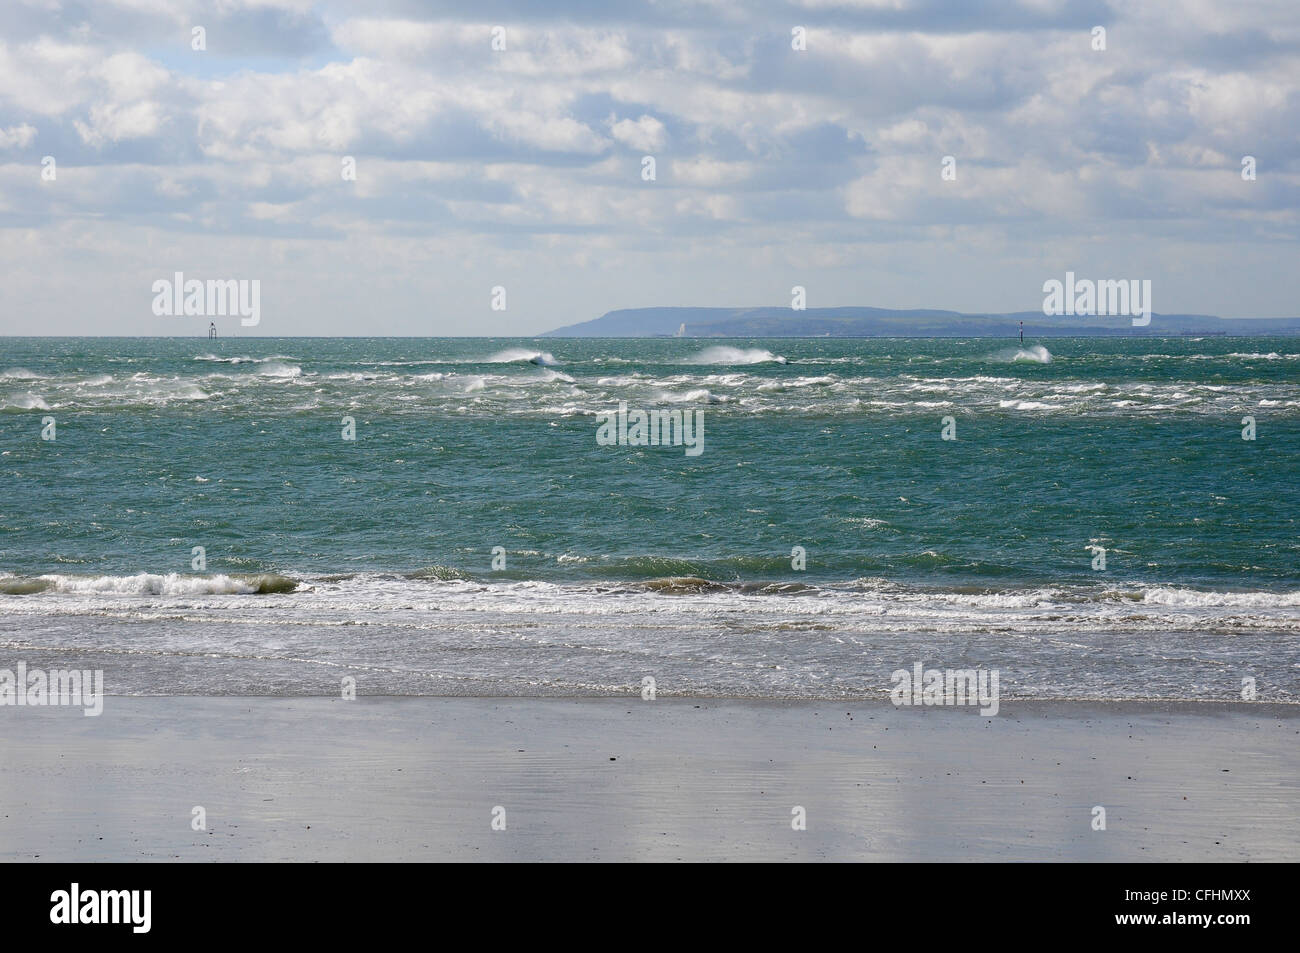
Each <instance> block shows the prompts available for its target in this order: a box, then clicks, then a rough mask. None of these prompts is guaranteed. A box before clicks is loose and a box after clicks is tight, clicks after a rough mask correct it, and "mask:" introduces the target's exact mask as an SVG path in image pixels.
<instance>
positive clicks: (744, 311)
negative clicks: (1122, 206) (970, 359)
mask: <svg viewBox="0 0 1300 953" xmlns="http://www.w3.org/2000/svg"><path fill="white" fill-rule="evenodd" d="M1022 321H1023V322H1024V330H1025V336H1026V337H1067V336H1075V335H1081V336H1089V335H1100V336H1145V337H1168V336H1179V335H1192V336H1202V335H1238V334H1300V318H1219V317H1215V316H1214V315H1208V314H1153V315H1152V316H1151V323H1150V324H1148V325H1146V326H1143V327H1134V326H1133V323H1132V321H1131V320H1130V319H1129V318H1127V317H1124V316H1117V315H1110V316H1107V315H1060V316H1055V315H1053V316H1047V315H1044V314H1043V312H1042V311H1018V312H1009V313H1004V314H965V313H963V312H960V311H937V310H929V309H904V310H894V309H890V308H808V309H806V310H803V311H795V310H793V309H791V308H790V307H788V306H787V307H777V308H628V309H624V310H619V311H610V312H608V313H606V314H603V315H601V316H600V317H599V318H594V319H592V320H590V321H584V322H582V323H581V324H571V325H568V326H567V327H562V328H556V329H555V330H554V331H547V332H546V333H545V334H543V335H541V336H542V337H573V338H588V337H609V338H631V337H695V338H753V337H833V338H856V337H999V338H1000V337H1014V336H1016V335H1018V334H1019V333H1020V323H1021V322H1022Z"/></svg>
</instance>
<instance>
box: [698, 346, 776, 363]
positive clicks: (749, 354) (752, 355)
mask: <svg viewBox="0 0 1300 953" xmlns="http://www.w3.org/2000/svg"><path fill="white" fill-rule="evenodd" d="M686 363H687V364H766V363H777V364H785V363H787V362H786V359H785V358H784V357H781V356H780V355H778V354H773V353H772V352H771V351H765V350H763V349H762V348H761V347H752V348H744V349H742V348H738V347H728V346H726V345H722V344H720V345H716V346H714V347H706V348H705V349H704V350H703V351H701V352H700V353H699V354H696V355H695V356H694V357H692V358H689V359H688V360H687V361H686Z"/></svg>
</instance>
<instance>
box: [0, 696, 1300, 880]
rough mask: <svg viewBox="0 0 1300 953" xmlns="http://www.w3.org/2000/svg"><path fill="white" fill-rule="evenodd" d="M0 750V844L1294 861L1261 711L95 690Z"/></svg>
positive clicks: (1297, 739)
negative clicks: (101, 694)
mask: <svg viewBox="0 0 1300 953" xmlns="http://www.w3.org/2000/svg"><path fill="white" fill-rule="evenodd" d="M0 765H3V770H2V771H0V857H3V858H4V859H6V860H28V861H32V860H34V861H118V860H145V861H151V860H174V859H179V860H186V861H260V860H274V861H349V860H354V861H360V860H402V861H416V860H484V861H489V860H492V861H499V860H547V861H574V860H578V861H582V860H587V861H592V860H599V861H613V860H642V861H676V860H699V861H738V860H761V861H777V860H837V861H845V860H895V861H897V860H923V861H990V860H993V861H1005V860H1016V861H1021V860H1024V861H1029V860H1061V861H1147V860H1150V861H1295V860H1300V790H1298V787H1300V782H1298V775H1300V772H1298V771H1297V767H1298V766H1300V707H1297V706H1277V705H1267V704H1260V703H1257V704H1249V703H1241V704H1207V703H1176V704H1167V703H1136V702H1124V703H1091V702H1055V703H1053V702H1037V703H1016V702H1011V701H1005V700H1004V701H1003V703H1002V710H1001V713H1000V714H999V715H997V716H996V717H994V718H985V717H981V716H979V715H978V713H976V712H974V711H973V710H970V709H951V708H949V709H938V708H910V709H895V708H893V707H892V706H891V705H889V704H888V703H887V702H882V703H870V704H866V703H851V702H849V703H846V702H824V701H819V702H772V701H745V700H732V699H726V700H701V699H681V698H677V699H673V698H664V697H660V698H659V699H658V700H656V701H650V702H647V701H641V700H640V699H639V698H634V699H628V700H623V699H610V698H601V699H501V698H428V697H418V698H415V697H412V698H399V697H385V698H365V697H362V698H359V699H357V700H355V701H344V700H342V699H328V698H198V697H183V698H139V697H134V698H127V697H115V696H110V697H108V698H107V699H106V701H105V708H104V713H103V715H102V716H100V717H98V718H87V717H84V716H82V714H81V713H80V711H79V710H77V709H66V708H62V709H61V708H22V709H17V708H0ZM1098 805H1100V806H1103V807H1104V808H1105V810H1106V829H1105V830H1104V831H1098V830H1093V827H1092V824H1093V808H1094V806H1098ZM196 806H200V807H202V808H203V809H204V812H205V814H206V830H195V829H193V826H192V819H193V808H195V807H196ZM796 806H798V807H802V808H803V809H804V812H805V814H806V819H807V829H806V830H794V829H792V818H793V815H792V809H794V808H795V807H796ZM496 807H502V808H504V809H505V812H504V819H505V829H504V830H493V829H492V821H493V809H494V808H496Z"/></svg>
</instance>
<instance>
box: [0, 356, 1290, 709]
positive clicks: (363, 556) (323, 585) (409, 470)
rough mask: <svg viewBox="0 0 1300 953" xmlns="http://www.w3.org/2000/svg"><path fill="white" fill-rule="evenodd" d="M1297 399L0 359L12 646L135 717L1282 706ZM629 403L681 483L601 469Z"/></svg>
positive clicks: (1193, 389)
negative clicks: (414, 702) (211, 705)
mask: <svg viewBox="0 0 1300 953" xmlns="http://www.w3.org/2000/svg"><path fill="white" fill-rule="evenodd" d="M1298 373H1300V339H1296V338H1223V337H1207V338H1199V339H1198V338H1173V339H1151V338H1142V339H1096V338H1062V339H1051V340H1048V341H1044V342H1041V343H1039V344H1037V345H1035V344H1033V343H1032V342H1031V343H1029V344H1027V345H1026V346H1025V347H1024V348H1021V347H1020V346H1019V345H1018V344H1016V343H1015V342H1011V343H1006V342H1000V341H995V340H989V339H974V340H943V339H923V340H922V339H871V340H830V339H793V340H747V341H718V340H695V339H654V340H622V339H620V340H590V339H574V340H568V339H542V340H504V339H498V340H488V339H465V338H458V339H265V338H258V339H222V340H216V341H207V340H191V339H41V338H9V339H4V340H3V341H2V342H0V488H3V499H4V507H3V510H2V511H0V574H3V575H0V644H4V645H8V646H9V647H10V648H9V649H8V651H25V650H30V651H31V652H39V651H54V650H55V649H58V650H59V651H61V652H65V653H66V652H69V651H71V652H75V653H80V654H82V655H84V656H85V657H86V658H89V659H91V660H99V662H102V663H103V667H105V668H106V671H109V670H111V669H112V668H115V669H116V671H117V674H118V683H119V685H120V687H121V690H123V691H212V692H227V691H233V692H276V693H279V692H284V693H298V692H303V693H307V692H311V693H315V692H320V691H330V690H331V689H330V688H329V686H330V685H331V684H336V683H337V679H338V671H337V669H338V668H339V667H351V668H350V670H353V671H355V672H358V673H361V675H362V676H364V677H365V678H368V679H370V684H371V685H372V686H373V690H376V691H393V692H408V691H416V692H435V693H436V692H459V691H476V692H486V693H511V694H513V693H517V692H541V693H562V694H570V693H577V694H585V693H592V692H596V693H601V692H609V691H619V690H624V689H628V690H630V686H632V685H639V683H640V680H641V678H642V676H643V675H646V674H649V675H655V676H657V677H659V678H660V681H661V682H662V683H665V684H664V687H663V688H662V690H663V691H666V692H667V691H672V690H674V689H676V690H680V691H683V692H695V693H704V694H709V693H712V694H754V695H772V696H785V695H810V694H821V695H848V696H855V695H873V694H878V693H880V691H881V689H882V685H883V687H884V688H886V689H887V687H888V672H889V671H891V670H893V669H895V668H898V667H900V665H910V664H911V662H912V661H914V660H917V659H920V660H922V661H925V662H926V663H927V664H942V665H944V666H950V665H951V666H953V667H962V666H963V665H964V664H966V663H969V664H972V665H986V666H999V667H1000V668H1001V669H1002V670H1003V672H1004V675H1003V686H1004V687H1003V691H1004V693H1011V694H1016V693H1019V694H1023V695H1031V696H1051V697H1058V696H1060V697H1074V696H1088V697H1092V696H1102V697H1115V696H1118V697H1193V698H1217V697H1225V698H1227V697H1234V693H1235V692H1236V691H1237V690H1238V689H1239V687H1240V681H1241V677H1244V676H1245V675H1253V676H1254V677H1256V678H1258V680H1259V683H1260V691H1261V695H1262V696H1264V697H1271V698H1272V699H1273V700H1297V699H1300V673H1298V670H1297V661H1298V660H1300V652H1297V648H1298V647H1300V640H1297V629H1300V536H1298V535H1297V522H1296V518H1297V513H1298V512H1300V508H1298V507H1297V504H1298V503H1300V481H1298V480H1297V479H1296V477H1297V474H1300V385H1298V384H1297V374H1298ZM619 401H626V402H627V404H628V406H629V407H630V408H633V409H645V410H651V409H678V410H688V411H702V412H703V418H704V452H703V453H702V454H700V455H699V456H688V455H686V454H685V453H684V452H683V448H682V447H666V446H661V447H628V446H599V445H597V442H596V439H595V435H596V426H597V424H596V418H595V414H596V413H598V412H603V411H609V410H612V409H613V408H614V407H615V406H616V405H617V404H618V402H619ZM949 416H950V417H952V418H953V422H954V424H955V433H956V438H957V439H955V440H944V439H942V434H941V431H942V429H943V418H944V417H949ZM1246 416H1252V417H1254V419H1255V426H1256V439H1255V440H1243V439H1242V429H1243V417H1246ZM51 417H52V418H53V420H54V427H55V439H54V440H42V439H41V434H42V429H43V426H44V424H43V421H45V420H46V418H51ZM344 417H351V418H353V419H354V420H355V429H356V439H355V440H354V441H347V440H344V439H342V437H341V433H342V430H343V418H344ZM196 546H202V547H204V549H205V552H206V568H205V569H204V570H203V571H197V570H195V569H193V568H192V558H193V556H192V553H193V547H196ZM795 546H801V547H803V548H804V549H805V550H806V553H807V556H806V569H805V570H804V571H796V570H795V569H792V567H791V551H792V548H793V547H795ZM494 547H501V549H502V550H504V558H505V568H504V569H500V570H494V568H493V550H494ZM1091 547H1103V548H1104V549H1105V567H1106V568H1105V569H1104V570H1097V569H1094V562H1095V559H1094V557H1095V555H1096V553H1097V550H1096V549H1094V548H1091ZM281 577H283V578H281ZM290 590H291V591H290ZM200 656H205V661H202V662H200V661H197V660H196V659H198V657H200ZM104 659H109V661H108V662H104V661H103V660H104ZM882 670H883V672H884V675H883V676H882V675H881V674H880V672H881V671H882Z"/></svg>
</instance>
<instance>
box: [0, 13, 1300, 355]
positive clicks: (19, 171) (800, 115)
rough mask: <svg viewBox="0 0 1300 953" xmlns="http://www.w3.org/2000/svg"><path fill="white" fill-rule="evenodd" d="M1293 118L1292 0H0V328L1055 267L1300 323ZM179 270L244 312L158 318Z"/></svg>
mask: <svg viewBox="0 0 1300 953" xmlns="http://www.w3.org/2000/svg"><path fill="white" fill-rule="evenodd" d="M1099 27H1100V28H1101V29H1102V30H1103V31H1104V36H1103V34H1101V33H1099V32H1098V30H1097V28H1099ZM199 28H201V30H199V32H198V33H197V34H196V30H198V29H199ZM200 40H201V43H200V42H199V41H200ZM1103 40H1104V42H1100V41H1103ZM200 45H201V46H202V47H203V48H202V49H196V48H195V47H196V46H200ZM494 46H495V47H502V46H504V49H501V48H494ZM1103 46H1104V48H1101V47H1103ZM796 47H803V48H796ZM1298 138H1300V3H1297V2H1296V0H1260V2H1255V3H1247V2H1242V3H1230V2H1225V0H1219V2H1209V0H1125V2H1116V3H1114V4H1110V3H1105V2H1101V0H1019V2H1014V0H951V2H934V0H766V2H764V0H759V2H754V3H747V4H744V5H743V7H742V5H741V4H738V3H735V2H731V0H626V2H621V0H555V2H548V3H545V4H541V3H537V2H534V0H476V2H474V3H457V4H453V3H438V2H415V0H371V2H367V3H364V4H354V3H331V2H324V3H319V2H311V0H218V2H208V3H200V2H194V0H81V2H78V0H5V2H4V3H3V4H0V334H6V335H29V334H106V335H155V334H157V335H178V334H179V335H186V334H202V333H204V332H205V331H206V328H207V325H208V323H209V320H210V319H211V320H212V321H214V322H215V323H216V324H217V325H218V329H219V333H221V334H222V336H239V335H273V336H278V335H483V336H506V335H531V334H536V333H540V332H542V331H545V330H549V329H551V328H554V327H558V326H561V325H567V324H573V323H576V322H580V321H584V320H588V319H591V318H595V317H598V316H600V315H601V314H603V313H605V312H606V311H610V310H614V309H617V308H637V307H655V306H673V305H683V306H718V307H748V306H771V305H777V306H783V305H788V304H789V303H790V302H791V298H792V291H791V289H792V288H794V287H795V286H800V287H802V288H804V289H805V300H806V304H807V306H808V307H810V308H815V307H831V306H846V305H864V306H875V307H889V308H949V309H953V310H960V311H1019V310H1031V309H1037V308H1041V307H1042V302H1043V297H1044V295H1043V290H1042V288H1043V283H1044V282H1045V281H1047V280H1050V279H1053V278H1055V279H1058V280H1062V279H1064V277H1065V273H1066V272H1067V271H1073V272H1074V273H1076V275H1078V276H1080V277H1087V278H1092V279H1098V280H1101V279H1143V280H1150V281H1151V282H1152V288H1153V291H1152V296H1153V306H1154V310H1155V311H1157V312H1165V313H1178V312H1182V313H1204V314H1219V315H1222V316H1225V317H1288V316H1296V315H1300V268H1298V267H1297V265H1300V254H1298V252H1300V247H1298V246H1297V237H1298V236H1300V214H1298V210H1300V143H1298V141H1297V140H1298ZM1247 156H1249V157H1253V164H1254V173H1255V174H1254V178H1253V179H1250V178H1247V177H1245V176H1243V158H1244V157H1247ZM349 157H350V158H351V160H352V161H353V163H354V166H353V167H354V169H355V177H354V178H349V177H347V176H346V175H345V172H346V166H347V160H348V158H349ZM647 157H650V158H652V159H653V160H654V177H653V179H648V178H647V177H646V162H645V160H646V158H647ZM945 157H951V161H950V162H948V163H946V164H945ZM945 170H947V172H948V174H947V175H945ZM177 272H180V273H182V274H183V275H184V276H185V279H187V280H194V279H197V280H199V281H207V280H222V281H225V280H236V281H246V282H250V283H251V282H253V281H256V282H258V288H259V294H260V308H259V313H258V323H257V324H256V325H255V326H244V324H243V323H242V322H241V321H240V319H239V318H238V317H234V316H221V317H212V316H201V317H200V316H195V315H171V314H161V315H160V314H156V313H155V311H156V310H157V306H156V301H155V299H156V297H157V295H156V294H155V282H157V281H160V280H171V279H172V277H173V275H174V274H175V273H177ZM249 287H251V285H249ZM497 289H504V294H502V293H501V292H500V291H499V290H497ZM502 306H504V307H502Z"/></svg>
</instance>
